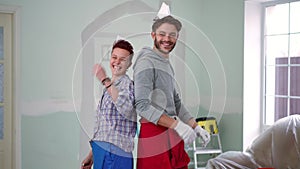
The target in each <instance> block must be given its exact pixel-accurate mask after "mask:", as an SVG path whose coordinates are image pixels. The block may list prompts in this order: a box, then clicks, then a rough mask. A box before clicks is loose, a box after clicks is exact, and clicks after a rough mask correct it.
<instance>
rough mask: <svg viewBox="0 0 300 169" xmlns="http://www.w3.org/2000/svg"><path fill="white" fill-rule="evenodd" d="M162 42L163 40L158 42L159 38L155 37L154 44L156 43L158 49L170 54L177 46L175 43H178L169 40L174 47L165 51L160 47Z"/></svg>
mask: <svg viewBox="0 0 300 169" xmlns="http://www.w3.org/2000/svg"><path fill="white" fill-rule="evenodd" d="M160 43H161V41H160V42H158V41H157V39H156V37H155V39H154V45H155V47H156V49H157V50H158V51H160V52H161V53H163V54H169V53H170V52H171V51H172V50H173V49H174V48H175V45H176V42H175V43H173V42H170V41H169V43H171V45H173V46H172V48H171V49H170V50H168V51H164V50H162V49H161V48H160Z"/></svg>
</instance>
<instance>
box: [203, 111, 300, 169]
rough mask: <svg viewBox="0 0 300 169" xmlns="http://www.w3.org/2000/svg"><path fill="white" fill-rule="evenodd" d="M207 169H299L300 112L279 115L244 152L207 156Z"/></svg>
mask: <svg viewBox="0 0 300 169" xmlns="http://www.w3.org/2000/svg"><path fill="white" fill-rule="evenodd" d="M206 168H207V169H257V168H276V169H300V115H291V116H288V117H285V118H282V119H280V120H278V121H277V122H275V123H274V125H272V126H271V127H270V128H268V129H267V130H266V131H265V132H263V133H262V134H261V135H260V136H258V137H257V138H256V139H255V140H254V141H253V143H252V144H251V145H250V146H249V147H248V149H247V150H246V151H245V152H238V151H228V152H225V153H222V154H220V155H219V156H217V157H216V158H214V159H210V160H209V161H208V163H207V165H206Z"/></svg>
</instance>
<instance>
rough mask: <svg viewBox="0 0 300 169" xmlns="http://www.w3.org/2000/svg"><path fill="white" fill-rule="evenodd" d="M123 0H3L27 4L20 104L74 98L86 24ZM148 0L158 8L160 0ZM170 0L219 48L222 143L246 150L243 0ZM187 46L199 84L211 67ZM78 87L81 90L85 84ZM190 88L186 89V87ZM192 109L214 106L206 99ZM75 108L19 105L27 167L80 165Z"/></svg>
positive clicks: (174, 9) (206, 85)
mask: <svg viewBox="0 0 300 169" xmlns="http://www.w3.org/2000/svg"><path fill="white" fill-rule="evenodd" d="M122 2H125V1H121V0H110V1H104V0H90V1H86V0H78V1H73V0H51V1H49V0H22V1H20V0H7V1H5V0H0V5H1V4H4V5H5V4H6V5H18V6H20V7H21V58H20V63H21V76H20V77H21V87H22V88H21V91H22V93H21V95H20V96H21V101H22V104H27V103H28V102H30V103H34V104H32V105H33V106H32V107H30V108H29V110H35V106H34V105H35V104H38V103H39V101H45V102H46V103H49V102H51V101H54V104H55V101H56V100H57V99H58V100H62V101H64V100H67V101H72V75H73V69H74V65H75V63H76V59H77V56H78V55H79V53H80V49H81V31H82V30H83V29H84V28H85V27H86V26H87V25H88V24H89V23H91V22H92V21H93V20H94V19H95V18H96V17H97V16H99V15H101V14H102V13H103V12H105V11H106V10H108V9H111V8H112V7H114V6H115V5H117V4H120V3H122ZM144 2H145V3H147V4H148V5H149V6H152V7H153V8H158V7H159V2H160V1H159V0H155V1H150V2H148V1H146V0H144ZM171 2H172V8H171V10H172V13H173V14H175V15H176V16H180V17H181V18H184V19H186V20H188V21H189V22H191V23H193V24H194V25H195V26H196V27H198V28H199V29H201V30H202V31H203V33H204V34H205V35H207V37H208V38H209V39H210V41H211V42H212V44H213V45H214V46H215V48H216V50H217V52H218V54H219V56H220V59H221V62H222V63H223V66H224V70H225V74H226V82H227V86H226V89H227V95H226V98H227V100H226V105H225V109H224V113H223V116H222V119H221V121H220V124H219V126H220V128H221V129H220V131H221V137H222V142H223V148H224V150H225V151H227V150H242V98H243V97H242V86H243V84H242V81H243V75H242V72H243V65H242V63H243V30H244V28H243V25H244V19H243V18H244V1H243V0H226V1H220V0H189V1H182V0H172V1H171ZM149 30H150V24H149ZM149 30H145V31H149ZM187 38H189V37H187ZM194 43H197V41H196V42H194ZM149 45H150V44H149ZM186 54H187V56H186V57H187V59H186V64H188V65H189V67H191V68H192V70H193V71H194V72H193V73H194V74H197V75H198V76H199V78H198V80H197V81H198V82H199V84H201V78H204V79H206V78H208V77H207V75H206V74H205V73H203V71H204V70H205V69H204V68H203V67H199V65H195V64H193V63H195V62H194V60H192V59H189V58H188V55H189V54H190V53H189V52H188V51H187V53H186ZM79 61H80V60H79ZM79 79H80V78H79ZM202 80H203V79H202ZM76 84H80V80H78V81H77V82H76ZM209 86H210V84H209V83H204V84H203V85H202V86H201V87H202V88H201V89H200V90H201V91H202V93H203V94H204V95H209V94H211V93H210V89H209ZM76 87H77V88H76V90H81V86H80V85H79V86H76ZM186 88H187V89H188V86H186ZM191 92H192V91H189V90H187V93H188V94H189V93H191ZM190 109H195V111H203V112H207V111H208V109H207V108H205V107H190ZM21 110H22V108H21ZM26 110H28V109H26ZM74 111H75V110H73V111H72V110H70V111H54V110H53V112H40V113H39V112H37V113H31V112H28V111H26V112H25V110H24V112H20V114H22V115H21V122H22V124H21V132H22V142H21V146H22V168H23V169H39V168H57V169H60V168H64V169H65V168H77V165H78V164H79V161H78V159H77V158H78V154H79V141H78V140H79V133H80V125H79V122H78V120H77V115H76V113H75V112H74ZM54 165H55V166H54ZM56 165H59V166H56ZM45 166H46V167H45Z"/></svg>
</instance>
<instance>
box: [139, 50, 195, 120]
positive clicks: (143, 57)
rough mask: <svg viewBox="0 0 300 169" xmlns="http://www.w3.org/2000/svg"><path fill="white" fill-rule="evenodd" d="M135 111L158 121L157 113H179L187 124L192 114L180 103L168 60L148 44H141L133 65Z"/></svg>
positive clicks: (170, 114) (172, 71)
mask: <svg viewBox="0 0 300 169" xmlns="http://www.w3.org/2000/svg"><path fill="white" fill-rule="evenodd" d="M133 70H134V74H133V79H134V92H135V106H136V110H137V113H138V114H139V115H140V116H141V117H144V118H145V119H147V120H148V121H150V122H153V123H155V124H157V122H158V120H159V118H160V116H161V115H162V114H163V113H165V114H167V115H169V116H178V117H179V118H180V119H181V120H182V121H183V122H185V123H187V122H188V121H189V120H190V119H191V118H192V116H191V114H190V113H189V112H188V111H187V109H186V108H185V107H184V105H183V104H182V103H181V99H180V97H179V94H178V92H177V89H176V80H175V79H174V70H173V68H172V65H171V64H170V61H169V60H168V59H166V58H164V57H163V56H160V55H158V53H156V52H155V51H154V50H153V49H151V48H150V47H144V48H143V49H142V50H141V51H140V52H139V53H138V55H137V60H136V62H135V64H134V65H133Z"/></svg>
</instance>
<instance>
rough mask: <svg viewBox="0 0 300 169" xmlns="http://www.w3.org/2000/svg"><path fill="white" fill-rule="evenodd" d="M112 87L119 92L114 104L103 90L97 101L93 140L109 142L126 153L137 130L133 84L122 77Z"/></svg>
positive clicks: (132, 146) (132, 142)
mask: <svg viewBox="0 0 300 169" xmlns="http://www.w3.org/2000/svg"><path fill="white" fill-rule="evenodd" d="M114 86H115V87H116V88H117V89H118V90H119V96H118V98H117V100H116V101H115V102H114V101H113V100H112V97H111V96H110V95H109V94H108V92H107V90H106V89H104V91H103V95H102V98H101V100H100V101H99V104H98V107H97V113H96V125H95V128H94V137H93V140H94V141H105V142H109V143H112V144H114V145H116V146H118V147H120V148H121V149H123V150H124V151H126V152H132V151H133V148H134V137H135V134H136V129H137V122H136V120H137V114H136V112H135V108H134V87H133V82H132V81H131V80H130V78H129V77H128V76H127V75H124V76H122V77H120V78H119V79H118V80H117V81H116V82H115V83H114Z"/></svg>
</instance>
